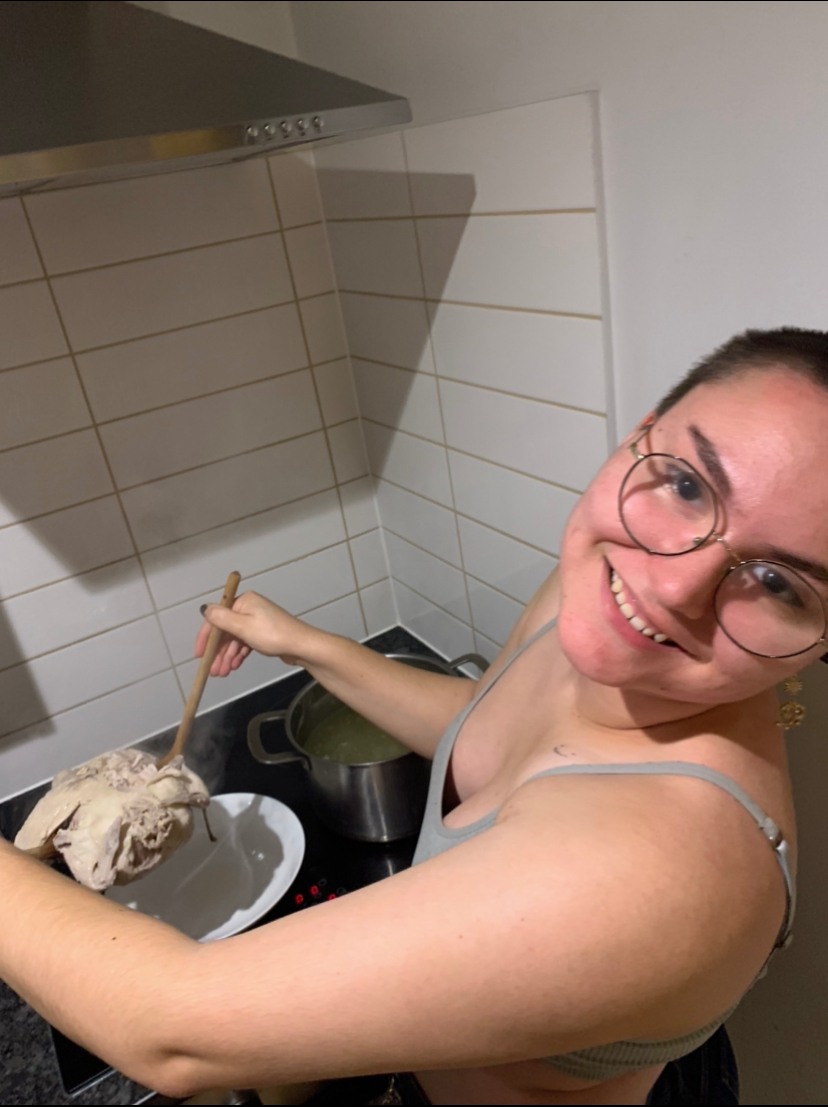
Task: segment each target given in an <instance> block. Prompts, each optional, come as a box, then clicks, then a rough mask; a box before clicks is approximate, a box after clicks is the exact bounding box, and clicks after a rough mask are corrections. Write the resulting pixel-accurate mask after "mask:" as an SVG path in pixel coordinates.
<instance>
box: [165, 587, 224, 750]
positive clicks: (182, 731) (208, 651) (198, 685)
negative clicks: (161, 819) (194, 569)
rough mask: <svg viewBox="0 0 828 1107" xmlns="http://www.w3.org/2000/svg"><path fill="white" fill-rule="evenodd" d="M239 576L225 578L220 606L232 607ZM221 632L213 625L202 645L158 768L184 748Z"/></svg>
mask: <svg viewBox="0 0 828 1107" xmlns="http://www.w3.org/2000/svg"><path fill="white" fill-rule="evenodd" d="M240 580H241V576H240V575H239V574H238V573H236V572H232V573H231V574H230V576H229V577H228V578H227V583H226V584H225V586H224V595H223V596H222V597H221V600H220V603H221V606H222V607H232V606H233V601H234V600H235V598H236V589H237V588H238V587H239V581H240ZM221 636H222V632H221V630H219V628H218V627H213V628H212V630H211V631H210V636H209V638H208V639H207V645H206V646H205V647H204V655H203V657H202V658H201V664H200V665H199V667H198V670H197V671H196V675H195V680H194V681H193V686H192V688H191V689H190V695H189V698H188V699H187V703H186V705H185V707H184V716H183V718H182V720H181V723H180V725H179V727H178V732H177V734H176V736H175V741H174V742H173V744H172V748H171V749H170V751H169V753H166V754H164V756H163V757H161V758H159V760H158V768H159V769H162V768H163V767H164V766H165V765H167V764H168V763H169V762H170V761H172V759H173V758H174V757H176V756H177V755H178V754H179V753H181V752H182V751H183V749H184V744H185V743H186V741H187V739H188V738H189V736H190V729H191V728H192V725H193V719H194V718H195V715H196V711H198V705H199V703H200V702H201V694H202V692H203V691H204V685H205V684H206V683H207V678H208V676H209V675H210V669H211V667H212V664H213V662H214V661H215V658H216V654H217V653H218V648H219V645H220V644H221Z"/></svg>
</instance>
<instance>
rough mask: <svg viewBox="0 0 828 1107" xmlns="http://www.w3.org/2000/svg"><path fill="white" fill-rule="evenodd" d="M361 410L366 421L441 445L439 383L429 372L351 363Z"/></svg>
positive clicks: (354, 361) (355, 360)
mask: <svg viewBox="0 0 828 1107" xmlns="http://www.w3.org/2000/svg"><path fill="white" fill-rule="evenodd" d="M352 365H353V370H354V383H355V385H356V391H357V396H358V398H359V409H360V412H361V413H362V415H363V416H364V417H365V418H366V419H373V420H374V422H375V423H384V424H385V425H386V426H388V427H395V428H396V429H398V430H402V431H407V432H408V433H409V434H416V435H419V436H420V437H421V438H430V439H431V440H432V441H435V442H441V441H442V438H443V424H442V421H441V418H440V403H439V399H438V396H437V381H436V380H435V378H434V376H433V375H432V374H430V373H425V374H424V373H413V372H411V371H410V370H409V369H394V368H393V367H391V366H387V365H378V364H377V363H376V362H373V361H360V360H359V359H358V358H354V359H353V360H352Z"/></svg>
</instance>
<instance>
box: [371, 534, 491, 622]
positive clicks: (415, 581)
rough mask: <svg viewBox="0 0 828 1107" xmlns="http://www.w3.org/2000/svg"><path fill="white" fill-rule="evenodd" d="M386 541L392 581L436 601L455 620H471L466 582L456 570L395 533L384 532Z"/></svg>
mask: <svg viewBox="0 0 828 1107" xmlns="http://www.w3.org/2000/svg"><path fill="white" fill-rule="evenodd" d="M385 544H386V548H387V550H388V564H389V566H390V568H391V574H392V576H393V577H394V579H395V580H400V581H402V582H403V584H405V585H406V586H407V587H408V588H411V589H413V590H414V591H415V592H419V593H420V595H422V596H426V597H427V598H428V599H430V600H432V601H433V602H434V603H436V604H439V606H440V607H441V608H442V609H443V610H444V611H448V613H449V614H450V615H453V616H454V617H455V618H456V619H462V620H463V621H464V622H469V621H470V614H469V603H468V597H467V596H466V584H465V580H464V577H463V574H462V573H461V572H460V570H459V569H455V567H454V566H453V565H448V564H446V562H445V561H441V560H440V559H439V558H437V557H434V555H433V554H430V553H428V552H427V551H426V550H423V549H421V548H420V547H419V546H414V545H412V543H410V542H406V540H405V539H404V538H399V537H398V536H397V535H396V534H386V538H385Z"/></svg>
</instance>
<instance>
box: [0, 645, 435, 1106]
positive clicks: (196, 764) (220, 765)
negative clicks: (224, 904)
mask: <svg viewBox="0 0 828 1107" xmlns="http://www.w3.org/2000/svg"><path fill="white" fill-rule="evenodd" d="M367 644H368V645H369V646H371V647H372V648H373V649H376V650H379V651H380V652H383V653H420V654H427V655H431V656H433V657H436V656H437V655H436V654H434V652H433V651H432V650H430V649H429V648H428V647H426V646H424V645H423V644H422V643H421V642H419V641H418V640H417V639H416V638H414V637H413V636H412V635H410V634H409V633H408V632H407V631H405V630H403V629H402V628H393V629H392V630H390V631H386V632H384V633H383V634H381V635H377V636H376V637H375V638H372V639H371V640H370V641H369V642H368V643H367ZM310 679H311V678H310V677H309V676H308V674H307V673H306V672H304V671H303V672H299V673H293V674H291V675H290V676H288V677H285V678H283V679H282V680H278V681H274V682H273V684H270V685H267V686H266V687H264V688H259V689H257V690H256V691H254V692H250V693H248V694H247V695H245V696H242V697H240V698H239V699H237V700H234V701H232V702H231V703H228V704H224V705H222V706H221V707H217V708H214V709H213V710H212V711H209V712H205V713H204V714H203V715H200V716H199V717H198V718H197V719H196V722H195V725H194V727H193V730H192V733H191V735H190V739H189V741H188V745H187V763H188V764H189V765H190V766H191V768H192V769H193V770H194V771H195V772H197V773H198V774H199V775H200V776H201V777H202V779H203V780H204V782H205V784H206V785H207V787H208V788H209V790H210V792H211V794H213V795H218V794H221V793H224V792H258V793H261V794H264V795H268V794H273V791H274V788H273V786H272V785H271V783H270V782H271V781H272V780H273V779H274V774H273V773H271V772H269V771H268V770H267V768H266V767H265V766H263V765H261V764H259V763H258V762H257V761H255V760H254V759H253V757H252V756H251V754H250V753H249V751H248V749H247V742H246V729H247V723H248V721H249V720H250V719H251V718H252V717H253V715H256V714H258V713H259V712H263V711H276V710H280V709H281V708H285V707H287V706H288V704H289V703H290V701H291V700H292V699H293V697H294V696H295V695H296V694H297V693H298V692H299V691H300V690H301V688H302V687H304V685H305V684H306V683H308V682H309V681H310ZM176 729H177V728H176V727H172V728H170V729H169V730H168V731H165V732H163V733H162V734H158V735H155V736H153V737H152V738H150V739H147V740H146V741H144V742H141V743H138V745H139V746H140V747H141V748H142V749H146V750H148V751H149V752H151V753H153V754H156V755H160V754H161V753H162V752H164V751H166V750H167V749H169V747H170V745H171V744H172V740H173V738H174V736H175V731H176ZM286 748H287V747H286ZM291 771H294V772H300V773H301V772H304V770H303V769H302V768H301V766H299V765H289V766H284V767H283V768H282V769H280V772H282V773H288V772H291ZM47 788H48V785H42V786H41V787H38V788H35V789H32V790H31V791H29V792H26V793H23V794H22V795H20V796H15V797H14V798H12V799H10V800H6V801H5V802H3V803H0V834H2V835H3V836H4V837H5V838H8V839H12V838H13V837H14V835H15V834H16V832H17V829H18V828H19V826H20V825H21V824H22V822H23V820H24V819H25V818H26V816H27V815H28V813H29V811H31V809H32V807H34V805H35V803H36V802H37V800H38V799H39V798H40V796H41V795H43V793H44V792H45V791H46V790H47ZM277 798H278V797H277ZM360 848H364V847H363V846H362V844H361V843H354V849H356V850H358V849H360ZM370 848H373V849H376V848H381V849H383V850H388V851H389V857H390V858H392V859H393V860H394V863H395V865H396V866H397V867H404V865H406V864H408V863H409V861H410V855H411V852H412V851H413V843H412V842H411V840H408V841H407V842H406V843H402V844H398V843H391V844H390V845H389V846H387V847H370ZM394 871H395V870H394ZM66 879H70V878H69V877H67V878H66ZM271 917H275V913H271V915H269V916H268V915H266V916H265V917H264V919H262V922H267V921H269V918H271ZM0 1025H1V1026H2V1028H3V1029H2V1038H0V1103H2V1104H8V1105H10V1107H11V1105H16V1104H41V1103H54V1104H135V1103H140V1102H142V1101H144V1100H147V1099H149V1098H150V1097H152V1096H153V1095H154V1093H153V1092H152V1091H150V1090H149V1089H147V1088H145V1087H142V1086H141V1085H140V1084H137V1083H135V1082H134V1081H132V1080H128V1079H127V1078H126V1077H125V1076H122V1075H121V1074H120V1073H116V1072H110V1073H109V1074H108V1075H106V1076H103V1077H101V1078H100V1079H98V1080H97V1081H96V1082H95V1083H93V1084H91V1085H89V1086H87V1087H85V1088H82V1089H81V1090H80V1091H78V1092H76V1093H75V1094H74V1095H69V1094H67V1092H66V1091H65V1090H64V1087H63V1085H62V1083H61V1079H60V1073H59V1070H58V1066H57V1060H56V1057H55V1052H54V1047H53V1043H52V1036H51V1031H50V1028H49V1026H48V1024H47V1023H46V1022H45V1021H44V1020H43V1019H42V1018H41V1017H40V1016H39V1015H38V1014H36V1013H35V1011H33V1010H32V1008H31V1007H29V1005H28V1004H27V1003H25V1002H24V1001H23V1000H22V999H20V997H19V996H18V995H17V994H16V993H15V992H13V991H12V989H11V988H9V987H7V986H6V985H5V984H4V983H3V982H2V981H0ZM156 1102H158V1101H157V1100H156ZM165 1102H174V1101H170V1100H166V1101H165Z"/></svg>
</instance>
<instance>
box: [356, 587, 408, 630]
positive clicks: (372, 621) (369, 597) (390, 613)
mask: <svg viewBox="0 0 828 1107" xmlns="http://www.w3.org/2000/svg"><path fill="white" fill-rule="evenodd" d="M359 594H360V598H361V599H362V610H363V611H364V613H365V625H366V628H367V632H368V634H369V635H374V634H380V633H381V632H382V631H384V630H389V629H390V628H391V627H394V626H398V625H399V622H400V617H399V615H398V614H397V607H396V604H395V602H394V588H393V585H392V583H391V580H390V579H389V578H387V577H386V579H385V580H380V581H377V583H376V584H369V585H367V587H365V588H361V589H360V592H359Z"/></svg>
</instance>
